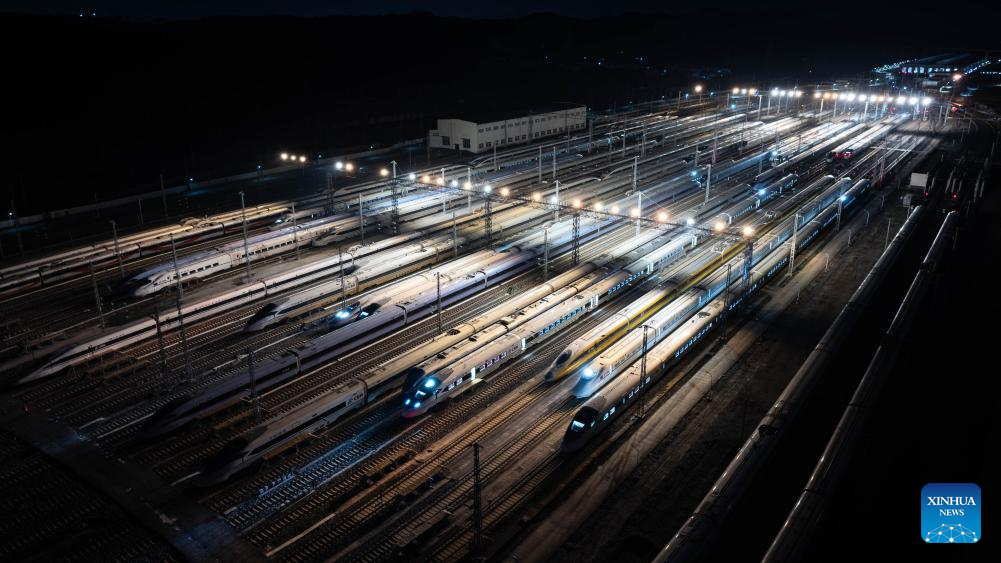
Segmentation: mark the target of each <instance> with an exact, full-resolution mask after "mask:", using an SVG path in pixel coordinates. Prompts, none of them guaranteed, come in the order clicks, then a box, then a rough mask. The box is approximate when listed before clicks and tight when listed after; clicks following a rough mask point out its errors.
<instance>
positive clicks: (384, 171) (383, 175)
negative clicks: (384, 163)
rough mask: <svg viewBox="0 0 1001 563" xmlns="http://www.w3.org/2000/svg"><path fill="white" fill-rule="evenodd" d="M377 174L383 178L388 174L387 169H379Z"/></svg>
mask: <svg viewBox="0 0 1001 563" xmlns="http://www.w3.org/2000/svg"><path fill="white" fill-rule="evenodd" d="M379 175H380V176H382V177H383V178H385V177H386V176H389V170H387V169H385V168H383V169H382V170H380V171H379Z"/></svg>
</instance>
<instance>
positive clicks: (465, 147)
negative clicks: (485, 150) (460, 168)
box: [462, 139, 470, 149]
mask: <svg viewBox="0 0 1001 563" xmlns="http://www.w3.org/2000/svg"><path fill="white" fill-rule="evenodd" d="M469 147H470V144H469V139H463V140H462V148H464V149H468V148H469Z"/></svg>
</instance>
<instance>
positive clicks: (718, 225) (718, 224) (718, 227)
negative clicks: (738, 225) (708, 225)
mask: <svg viewBox="0 0 1001 563" xmlns="http://www.w3.org/2000/svg"><path fill="white" fill-rule="evenodd" d="M715 227H716V230H717V231H722V230H723V229H725V228H726V223H724V222H723V221H716V225H715Z"/></svg>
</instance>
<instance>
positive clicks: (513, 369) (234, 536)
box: [0, 89, 997, 562]
mask: <svg viewBox="0 0 1001 563" xmlns="http://www.w3.org/2000/svg"><path fill="white" fill-rule="evenodd" d="M753 94H754V90H753V89H752V90H751V95H746V90H745V94H744V95H740V92H739V91H738V90H736V89H735V90H734V92H733V94H732V95H730V94H726V98H727V104H723V103H722V99H721V96H716V97H709V96H706V97H705V99H704V100H703V99H702V96H699V100H698V101H696V100H695V99H694V98H693V99H691V100H685V101H684V102H682V101H681V99H680V98H679V100H678V102H677V103H676V104H675V103H671V104H663V105H661V106H658V107H651V108H649V109H647V110H642V111H641V110H635V111H631V112H622V113H618V114H609V115H603V116H601V117H600V118H599V119H595V120H594V121H592V122H591V124H590V127H589V128H588V129H587V130H585V131H578V132H576V133H573V134H570V135H568V136H567V137H560V138H550V139H548V140H539V141H536V142H534V143H531V144H526V145H517V146H513V147H509V148H505V149H502V150H495V151H493V152H487V153H483V154H482V155H481V156H479V157H477V158H474V159H471V160H470V158H469V155H465V156H461V157H460V156H455V157H454V158H453V159H452V162H450V163H447V164H442V165H438V166H433V167H424V168H415V169H405V168H404V167H403V166H397V164H396V163H395V162H392V163H390V162H388V161H387V162H385V163H382V164H381V165H376V166H375V168H381V171H380V173H379V174H374V173H373V174H371V175H370V176H369V177H368V179H363V178H354V179H349V178H341V179H339V180H338V182H337V184H336V185H332V184H331V183H329V182H327V183H325V184H322V185H320V186H319V187H318V188H317V187H315V186H314V187H312V188H311V189H310V188H303V187H302V186H299V187H298V188H297V189H296V190H294V191H290V192H289V193H290V194H294V196H293V195H286V194H283V193H281V191H280V190H277V189H276V190H272V191H271V192H269V195H271V196H274V197H273V198H272V201H264V202H261V203H258V204H254V205H247V206H245V208H242V209H241V208H240V207H235V208H230V209H225V210H219V209H213V210H212V211H207V212H206V214H203V215H198V214H196V213H194V212H192V216H191V217H188V218H184V219H183V220H180V221H173V220H170V222H169V223H167V224H163V225H161V226H159V227H155V228H148V227H144V228H142V229H140V228H138V227H135V228H134V229H132V230H130V231H123V232H122V233H117V232H116V236H115V238H114V239H113V240H99V241H94V242H92V243H88V244H85V245H84V244H81V245H76V246H67V247H64V248H60V249H59V250H58V251H55V250H53V251H46V250H36V251H33V252H32V253H30V254H29V255H26V256H23V257H20V258H18V257H12V256H10V255H9V252H8V256H7V257H6V258H5V259H4V260H3V261H2V262H0V311H2V318H3V327H2V332H0V337H2V341H0V383H2V385H3V388H4V390H3V394H2V396H0V409H2V414H0V489H2V490H3V491H4V493H5V494H4V495H3V500H2V501H0V502H2V504H3V505H4V509H5V511H7V512H9V513H11V514H14V513H16V514H17V517H16V518H7V519H5V520H4V521H3V523H2V524H0V526H2V528H0V538H3V539H4V541H3V542H0V560H7V559H26V560H32V561H51V560H67V561H69V560H78V561H87V560H93V559H94V558H100V559H102V560H106V561H133V560H149V561H184V560H204V561H211V560H240V561H253V560H258V561H264V560H273V561H303V562H307V561H328V560H337V561H389V560H432V561H458V560H469V559H472V558H482V559H484V560H492V561H500V560H511V561H514V560H517V561H526V560H529V561H561V560H567V561H569V560H578V561H579V560H595V561H599V560H612V559H616V560H620V561H634V560H635V561H647V560H650V559H651V558H653V557H654V556H657V554H658V552H660V555H659V558H660V559H661V560H669V559H672V558H674V557H678V558H679V559H678V560H680V559H681V558H683V554H685V553H689V552H691V551H693V550H695V551H698V550H702V549H706V546H707V545H715V542H714V541H713V539H712V538H713V537H714V536H713V534H720V533H722V532H720V531H719V530H720V529H722V524H721V523H722V522H724V521H725V522H726V523H727V524H726V525H727V526H733V527H734V528H735V529H745V528H747V529H748V530H749V529H750V527H751V526H752V525H756V526H758V527H759V528H760V529H759V530H756V531H753V532H752V531H746V532H745V534H746V536H747V537H752V535H753V537H754V538H757V541H759V543H760V542H761V541H763V542H764V543H763V545H760V546H755V548H756V549H760V550H761V554H764V552H765V551H766V550H768V548H769V545H770V544H771V545H772V548H773V549H781V548H782V545H784V544H781V543H776V544H772V540H773V538H774V537H775V534H776V532H777V531H778V529H779V527H780V526H781V524H782V522H783V520H784V518H785V517H786V514H787V513H788V512H789V509H790V508H792V504H793V501H794V500H795V496H793V497H792V498H791V499H784V500H783V502H784V504H781V503H780V504H781V506H776V507H775V514H772V515H770V516H769V518H762V519H761V520H762V521H756V520H755V518H754V517H753V516H752V515H750V514H748V513H747V511H740V510H730V509H729V505H730V503H729V502H728V503H726V504H727V508H725V509H723V508H720V506H719V505H718V504H717V505H714V504H713V500H719V504H724V502H723V500H720V499H718V498H717V499H713V495H712V494H709V492H710V489H711V488H712V489H713V491H714V492H715V493H718V494H719V495H718V496H723V495H730V496H729V497H728V498H729V499H731V500H732V499H738V500H739V499H740V498H741V496H742V495H743V489H742V486H743V487H746V483H747V482H748V481H749V480H752V479H755V478H757V479H764V478H763V477H760V474H762V473H768V470H767V469H761V468H769V467H773V466H774V465H769V464H777V463H786V462H787V461H788V459H789V458H791V457H795V456H793V454H791V453H790V452H789V449H790V447H789V446H788V445H785V446H783V447H780V446H782V444H781V443H780V446H774V445H773V443H772V442H770V441H769V440H776V439H777V438H776V437H783V440H785V441H786V442H789V443H794V444H803V443H813V442H814V441H816V440H817V436H813V437H812V440H813V441H811V439H808V438H804V437H802V436H793V437H792V438H789V439H786V438H785V437H784V436H786V433H788V432H789V430H790V429H789V428H788V427H789V426H790V423H789V422H788V421H790V420H792V417H794V416H802V417H816V418H818V419H820V420H824V421H826V420H827V419H830V418H831V417H833V422H830V423H829V429H828V430H825V431H824V432H822V433H823V434H824V435H823V437H822V438H820V439H819V440H820V442H819V445H814V446H801V447H800V449H799V451H800V452H801V456H800V458H798V461H797V463H798V464H799V465H800V466H804V467H805V466H809V467H806V468H805V469H803V468H800V473H796V474H795V476H794V477H792V478H791V479H788V480H787V481H789V484H791V486H792V487H793V488H795V489H796V494H799V490H800V489H802V485H803V483H805V481H806V478H807V477H809V475H810V470H811V469H812V466H813V464H814V463H815V462H816V461H817V459H818V457H819V456H820V453H821V450H822V448H823V445H824V442H826V440H827V437H828V436H829V435H830V433H831V431H832V430H833V426H834V422H836V421H837V418H838V416H840V414H841V411H842V410H843V409H844V408H845V405H846V404H847V402H848V399H849V398H851V395H852V392H853V391H854V390H855V387H856V385H858V384H859V380H860V379H861V377H862V373H863V372H865V371H866V365H867V364H868V363H869V360H870V359H871V358H872V356H873V354H874V352H875V350H876V345H877V344H878V343H879V342H880V337H881V335H882V334H883V332H885V331H886V330H887V327H888V326H889V324H890V321H891V320H892V319H893V316H894V313H895V312H896V311H897V308H898V306H899V305H900V303H901V300H902V299H903V298H904V293H905V292H906V291H907V290H908V286H910V284H911V279H912V278H914V276H915V274H916V273H917V272H918V271H919V269H920V271H932V270H931V268H932V266H928V268H927V269H926V268H925V266H922V259H925V262H924V264H925V265H928V264H932V265H934V263H933V262H929V260H931V258H929V257H934V258H936V259H938V258H937V257H939V256H941V255H943V254H946V253H948V252H949V249H951V248H952V247H953V246H954V238H953V237H954V233H955V231H956V229H958V227H957V225H958V224H959V222H960V221H961V220H965V219H966V218H968V217H969V216H970V209H971V208H973V206H974V205H976V204H977V202H978V200H983V198H984V197H985V195H984V191H985V185H986V187H987V188H990V186H989V185H987V179H988V178H989V172H990V169H991V168H990V167H991V164H990V162H991V157H992V156H993V145H992V142H994V140H995V138H996V134H997V133H996V131H994V126H993V125H991V124H989V123H987V122H983V123H977V124H975V125H976V126H977V129H976V131H972V132H971V131H970V130H969V129H968V127H969V126H968V125H967V124H966V123H963V124H962V125H956V123H955V122H956V121H957V120H955V119H952V120H947V121H946V122H943V120H942V119H940V118H937V117H936V116H937V115H938V110H937V108H936V107H934V106H932V105H931V104H932V102H931V100H929V99H927V98H925V99H923V100H922V99H915V98H910V99H908V98H906V97H900V98H897V97H896V96H895V95H889V94H887V95H885V96H884V95H879V97H878V102H877V96H876V95H875V94H873V95H870V97H871V103H866V102H865V101H864V100H865V97H864V96H859V98H858V101H857V102H856V101H855V95H854V94H852V101H851V102H848V101H845V102H844V103H843V104H834V107H833V108H832V107H831V105H832V104H829V105H828V107H827V108H826V110H825V108H824V105H823V104H819V103H818V102H817V100H818V99H819V95H820V92H819V91H818V92H817V93H816V94H817V96H814V92H813V91H811V90H807V91H805V92H804V91H799V90H792V89H790V90H788V91H786V90H783V91H782V92H781V95H778V91H777V90H776V91H775V93H774V95H775V97H776V98H777V100H776V101H773V100H772V96H768V105H767V107H766V108H762V104H761V95H758V96H753ZM825 98H826V96H825ZM842 99H844V100H847V96H843V97H842ZM960 135H964V136H966V139H965V143H964V140H962V139H960ZM305 166H306V167H309V168H310V170H311V171H310V174H309V175H308V176H307V175H306V174H305V173H304V172H302V171H301V170H293V171H290V172H289V173H288V175H287V176H286V177H282V178H281V179H280V182H278V183H277V184H276V185H285V184H290V185H291V184H296V182H298V181H300V180H303V179H305V178H314V177H318V176H317V175H320V177H322V175H323V174H326V172H325V169H326V168H331V169H332V168H333V166H334V165H331V164H321V163H315V164H314V163H310V164H308V165H305ZM336 166H338V167H339V168H338V170H340V169H341V168H340V167H341V166H343V163H340V162H339V163H338V164H337V165H336ZM373 170H374V169H373ZM314 172H315V173H316V174H314ZM912 173H924V174H927V175H928V176H927V184H926V185H925V186H922V187H919V188H918V189H917V190H915V189H913V188H911V187H910V186H911V174H912ZM303 181H304V180H303ZM242 195H243V194H242V192H241V196H242ZM995 195H996V194H993V193H988V194H987V196H988V197H994V196H995ZM964 214H965V217H964ZM926 254H927V255H928V257H926ZM919 267H920V268H919ZM874 295H875V297H874ZM859 311H861V312H859ZM839 330H840V332H839ZM846 335H847V336H846ZM819 341H823V342H826V343H828V344H829V348H828V349H847V348H844V347H848V346H851V347H852V349H855V350H858V351H859V352H858V354H854V355H853V356H855V357H854V359H853V361H854V362H855V363H854V364H852V363H850V362H849V361H848V360H844V359H840V360H830V359H827V358H826V357H819V358H818V357H817V354H818V352H817V350H816V349H815V348H814V347H815V346H817V343H818V342H819ZM838 347H842V348H838ZM825 362H826V363H825ZM856 364H857V365H856ZM832 365H833V367H832ZM823 369H826V370H841V371H842V372H844V373H849V372H850V373H852V374H853V375H852V377H844V378H837V379H838V381H837V382H836V383H831V381H830V379H831V378H826V379H825V378H822V377H821V375H822V373H823ZM814 372H816V375H814ZM818 389H819V391H818ZM820 395H822V396H823V397H826V399H825V401H826V402H825V401H820V404H819V405H818V404H817V403H818V400H817V399H816V397H817V396H820ZM777 399H780V401H779V402H778V403H776V400H777ZM773 403H774V405H773ZM763 417H764V418H763ZM769 417H771V418H769ZM824 417H827V418H824ZM759 420H761V421H762V422H759ZM783 423H784V424H785V426H783ZM824 424H828V422H825V423H824ZM818 428H828V426H824V425H822V424H818ZM756 440H757V441H756ZM795 440H801V442H797V441H795ZM758 445H761V446H762V447H760V448H759V447H758ZM773 451H774V455H772V452H773ZM761 452H768V453H761ZM759 454H760V456H761V457H760V458H759V457H755V456H757V455H759ZM766 456H767V457H766ZM731 459H732V461H731ZM789 465H796V463H792V462H789ZM803 471H805V473H803ZM745 475H747V477H746V479H745V478H744V476H745ZM775 479H776V480H781V479H778V478H775ZM768 486H769V487H774V488H779V487H780V485H778V484H775V483H770V484H769V485H768ZM790 494H791V493H790ZM41 499H44V501H42V500H41ZM733 502H734V503H736V500H734V501H733ZM737 506H739V504H737ZM706 520H712V521H713V522H714V523H715V524H713V529H712V530H707V529H706V528H707V526H706V525H701V524H702V523H704V522H705V521H706ZM700 525H701V527H700ZM679 530H683V531H684V532H685V533H684V534H678V535H676V534H675V532H677V531H679ZM762 538H763V539H762ZM775 541H776V542H779V539H776V540H775ZM668 542H670V545H667V544H668ZM665 545H667V548H665V549H664V551H661V549H662V548H664V547H665ZM776 546H778V547H776ZM716 549H723V548H719V547H717V548H716ZM716 555H717V556H720V557H723V555H720V554H719V553H717V554H716ZM725 556H726V557H725V558H726V559H730V560H736V559H735V558H734V553H730V552H726V553H725ZM759 557H760V555H759Z"/></svg>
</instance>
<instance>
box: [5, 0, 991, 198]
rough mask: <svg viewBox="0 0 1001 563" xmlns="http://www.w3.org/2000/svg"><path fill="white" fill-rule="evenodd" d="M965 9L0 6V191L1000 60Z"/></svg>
mask: <svg viewBox="0 0 1001 563" xmlns="http://www.w3.org/2000/svg"><path fill="white" fill-rule="evenodd" d="M968 5H969V2H967V0H958V1H957V2H950V3H949V4H948V5H944V4H941V3H938V4H933V5H928V6H927V7H926V6H925V4H922V3H921V2H909V3H907V8H906V9H898V8H896V7H894V6H889V5H886V4H882V3H880V4H872V3H870V4H865V3H861V2H812V3H802V2H795V1H788V2H782V1H780V2H760V1H759V2H748V1H740V2H738V1H733V0H714V1H712V2H699V1H691V2H684V3H666V2H655V1H645V0H623V1H616V2H607V1H604V2H598V1H587V0H580V1H571V0H566V1H564V0H542V1H528V0H514V1H510V2H503V3H501V2H497V3H486V2H470V1H468V0H465V1H440V2H413V1H404V0H399V1H395V2H364V1H358V2H351V1H320V0H292V1H287V2H262V1H254V0H243V1H238V0H215V1H212V0H207V1H194V0H187V1H166V0H148V1H142V2H136V1H129V0H87V1H81V0H76V1H69V0H52V1H47V2H37V1H31V0H14V1H7V2H3V3H0V10H3V11H2V12H0V49H3V51H4V52H5V53H8V54H15V56H10V57H8V58H7V60H6V62H5V69H4V78H5V97H6V98H7V99H8V107H10V108H17V111H11V112H9V113H8V115H7V119H6V121H5V123H4V126H5V133H7V135H6V139H5V140H6V141H8V145H9V146H8V147H7V149H6V150H5V155H6V156H7V157H8V158H7V161H8V163H9V164H8V165H7V166H5V167H4V168H3V169H2V170H0V196H3V198H4V200H7V201H14V202H15V205H16V206H17V209H18V211H19V213H21V214H28V213H31V212H38V211H43V210H45V209H50V208H53V207H59V206H69V205H77V204H83V203H91V202H93V201H94V200H95V199H98V200H102V199H106V198H110V197H115V196H118V195H122V194H125V193H133V192H137V191H146V190H148V189H153V188H155V187H156V185H157V181H158V180H157V179H158V176H159V174H161V173H162V174H163V175H164V176H165V179H166V181H167V182H168V183H181V182H182V181H183V180H184V179H186V178H188V177H198V178H206V177H214V176H222V175H227V174H230V173H238V172H243V171H246V170H247V169H248V168H249V169H253V167H254V166H256V165H257V164H262V165H265V166H267V165H270V164H272V160H273V159H274V158H275V155H277V154H278V153H279V152H280V151H282V150H292V151H296V152H309V153H312V154H319V153H327V154H330V153H332V152H336V151H340V150H345V151H347V150H348V149H351V148H357V147H358V146H359V145H364V146H367V145H368V144H370V143H386V144H390V143H395V142H397V141H400V140H404V139H413V138H419V137H422V136H423V135H424V134H425V133H426V131H427V129H429V128H431V127H433V125H434V120H435V119H437V118H439V117H450V116H454V115H456V114H461V113H463V112H465V111H478V110H493V111H509V110H512V109H516V110H521V109H523V108H526V107H532V106H533V105H540V104H546V103H547V102H551V101H563V100H572V101H574V102H579V103H585V104H588V105H590V106H592V107H594V108H599V109H601V108H610V107H614V106H617V105H618V106H621V105H623V104H628V103H630V102H636V101H644V100H651V99H655V98H660V97H661V96H664V95H668V94H672V95H673V93H675V92H676V91H677V89H678V88H689V87H691V85H692V84H694V83H696V82H700V83H703V84H705V85H706V86H707V87H709V88H710V89H713V88H716V89H722V88H728V87H730V86H732V85H734V84H739V83H746V84H749V85H750V84H757V85H759V86H763V87H767V86H768V85H769V84H771V85H789V86H792V85H795V84H811V83H816V82H818V81H822V80H831V79H834V78H845V77H848V78H860V77H861V75H860V74H859V73H862V72H865V71H866V70H867V69H869V68H872V67H873V66H876V65H879V64H883V63H886V62H890V61H895V60H900V59H905V58H913V57H919V56H926V55H930V54H936V53H941V52H946V51H960V52H968V53H977V54H981V53H984V52H986V51H987V50H998V49H1001V40H998V39H997V34H996V30H995V29H994V28H995V26H996V22H997V21H998V18H997V13H996V12H997V11H998V10H999V7H998V6H999V5H1001V3H995V4H994V5H992V6H990V7H983V6H981V7H976V8H973V7H966V6H968ZM92 12H93V13H95V14H96V17H92V16H90V14H91V13H92ZM80 13H84V14H85V16H84V17H79V14H80ZM540 13H542V14H541V15H540ZM599 63H600V64H599ZM348 152H350V151H348ZM40 193H44V194H45V197H44V198H42V197H38V196H37V195H36V194H40Z"/></svg>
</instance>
